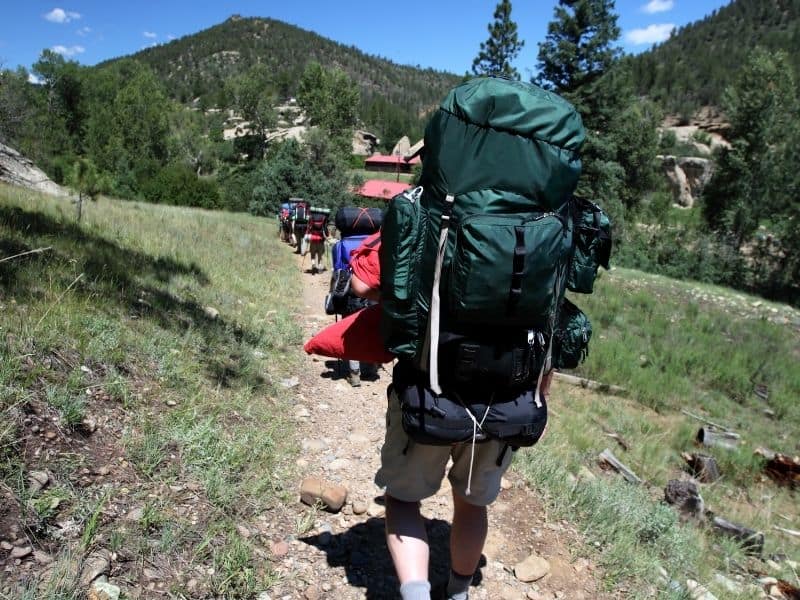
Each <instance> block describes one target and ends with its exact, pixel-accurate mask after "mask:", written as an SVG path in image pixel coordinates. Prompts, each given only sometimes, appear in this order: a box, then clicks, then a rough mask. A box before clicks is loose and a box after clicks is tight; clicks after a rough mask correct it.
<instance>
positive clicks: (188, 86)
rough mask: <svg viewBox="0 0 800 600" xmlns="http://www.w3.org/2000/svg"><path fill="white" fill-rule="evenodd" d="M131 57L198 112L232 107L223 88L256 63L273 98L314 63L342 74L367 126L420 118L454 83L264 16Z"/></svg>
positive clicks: (292, 90)
mask: <svg viewBox="0 0 800 600" xmlns="http://www.w3.org/2000/svg"><path fill="white" fill-rule="evenodd" d="M132 58H134V59H137V60H140V61H142V62H144V63H146V64H147V65H149V66H150V67H151V68H152V69H153V71H154V72H155V73H156V75H157V76H158V78H159V79H160V80H161V81H162V82H163V83H164V85H165V87H166V88H167V89H168V90H169V93H170V95H171V96H172V98H174V99H176V100H178V101H179V102H181V103H184V104H188V103H191V102H193V101H195V100H197V102H198V103H199V104H200V106H202V107H210V106H216V107H226V106H231V104H232V98H231V97H230V92H229V86H228V85H226V84H227V83H229V82H230V80H231V79H233V78H234V77H236V76H238V75H242V74H244V73H245V72H247V70H248V69H249V68H251V67H253V66H255V65H262V66H264V67H266V68H267V70H268V71H269V72H271V73H273V74H274V76H273V78H272V81H271V82H270V83H271V85H272V88H273V91H274V93H275V94H276V95H277V96H279V97H280V96H283V97H285V96H291V95H295V94H296V93H297V88H298V82H299V81H300V78H301V76H302V75H303V70H304V68H305V65H306V64H307V63H308V62H310V61H316V62H318V63H320V64H321V65H322V66H324V67H328V68H332V67H336V68H338V69H341V70H342V71H344V72H345V73H346V74H347V75H348V76H349V77H350V78H351V79H352V80H353V81H355V82H356V84H357V85H358V87H359V89H360V92H361V109H362V110H361V113H362V115H363V117H364V120H365V124H366V125H367V126H371V125H373V126H374V125H375V123H374V122H375V121H378V120H380V119H381V117H382V116H383V113H386V112H389V113H394V114H393V116H394V117H395V118H398V119H400V120H404V119H407V118H408V117H409V116H412V117H419V116H420V115H422V114H423V113H424V112H427V111H429V110H430V109H431V108H433V107H434V106H435V105H436V103H437V102H438V101H439V100H441V98H442V97H443V96H444V94H445V93H446V92H447V90H448V89H450V88H451V87H452V86H453V85H455V84H456V83H458V81H459V80H460V77H458V76H456V75H452V74H449V73H444V72H440V71H434V70H433V69H422V68H419V67H411V66H401V65H397V64H395V63H393V62H392V61H390V60H388V59H384V58H379V57H376V56H370V55H368V54H365V53H364V52H362V51H361V50H359V49H358V48H356V47H354V46H345V45H343V44H339V43H337V42H334V41H331V40H329V39H327V38H324V37H322V36H320V35H318V34H316V33H313V32H311V31H306V30H304V29H300V28H299V27H295V26H293V25H289V24H287V23H283V22H281V21H276V20H274V19H268V18H242V17H238V16H233V17H231V18H229V19H228V20H227V21H225V22H224V23H221V24H219V25H215V26H214V27H210V28H209V29H205V30H203V31H200V32H198V33H195V34H193V35H190V36H186V37H183V38H181V39H178V40H174V41H172V42H170V43H169V44H166V45H163V46H157V47H154V48H149V49H146V50H143V51H141V52H139V53H137V54H134V55H133V56H132Z"/></svg>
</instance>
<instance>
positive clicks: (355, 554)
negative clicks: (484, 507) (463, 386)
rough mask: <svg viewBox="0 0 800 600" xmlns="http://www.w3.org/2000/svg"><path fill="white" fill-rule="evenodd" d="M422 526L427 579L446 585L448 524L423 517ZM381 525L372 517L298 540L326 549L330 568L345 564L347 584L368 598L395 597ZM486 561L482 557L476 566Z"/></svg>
mask: <svg viewBox="0 0 800 600" xmlns="http://www.w3.org/2000/svg"><path fill="white" fill-rule="evenodd" d="M425 526H426V529H427V532H428V543H429V545H430V556H431V558H430V566H429V571H428V580H429V581H430V582H431V587H432V588H434V589H435V588H436V587H437V586H439V585H442V584H446V582H447V578H448V576H449V573H450V549H449V548H450V524H449V523H448V522H447V521H443V520H441V519H430V520H428V519H426V521H425ZM384 528H385V521H384V519H379V518H377V517H373V518H371V519H368V520H367V521H365V522H363V523H358V524H356V525H354V526H352V527H351V528H350V529H348V530H347V531H344V532H342V533H339V534H336V535H330V534H325V533H323V534H320V535H313V536H308V537H304V538H300V541H302V542H305V543H306V544H309V545H311V546H314V547H315V548H318V549H320V550H322V551H323V552H325V554H326V555H327V560H328V565H330V566H331V567H344V569H345V575H346V577H347V581H348V583H349V584H350V585H351V586H353V587H361V588H365V591H366V598H367V599H368V600H388V599H392V600H394V599H396V598H399V597H400V594H399V591H398V590H399V589H400V584H399V582H398V580H397V576H396V575H395V570H394V565H393V564H392V559H391V557H390V556H389V549H388V548H387V547H386V536H385V532H384ZM485 564H486V560H485V559H484V558H483V557H481V562H480V565H479V568H480V567H483V566H484V565H485ZM481 579H482V576H481V572H480V570H478V571H477V573H476V574H475V577H474V578H473V580H472V585H473V586H474V585H478V584H479V583H480V582H481Z"/></svg>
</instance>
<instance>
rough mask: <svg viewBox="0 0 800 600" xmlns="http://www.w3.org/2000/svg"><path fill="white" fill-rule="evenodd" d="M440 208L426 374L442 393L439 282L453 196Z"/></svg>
mask: <svg viewBox="0 0 800 600" xmlns="http://www.w3.org/2000/svg"><path fill="white" fill-rule="evenodd" d="M444 202H445V203H444V208H443V209H442V222H441V224H440V226H439V248H438V252H437V254H436V267H435V268H434V271H433V291H432V293H431V313H430V318H429V319H428V336H427V337H428V339H429V340H430V342H429V349H430V354H429V359H430V360H429V362H428V374H429V375H430V384H431V390H433V391H434V392H436V393H437V394H441V393H442V388H441V387H439V310H440V309H439V304H440V303H439V282H440V281H441V279H442V263H443V262H444V253H445V249H446V248H447V231H448V230H449V229H450V215H451V214H452V212H453V204H454V203H455V196H453V194H447V196H446V197H445V199H444Z"/></svg>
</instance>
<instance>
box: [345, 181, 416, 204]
mask: <svg viewBox="0 0 800 600" xmlns="http://www.w3.org/2000/svg"><path fill="white" fill-rule="evenodd" d="M410 187H413V186H412V185H411V184H410V183H403V182H402V181H385V180H383V179H369V180H367V181H365V182H364V185H362V186H361V187H360V188H358V189H357V190H356V194H358V195H359V196H364V197H365V198H376V199H379V200H391V199H392V198H394V197H395V196H396V195H397V194H399V193H400V192H404V191H406V190H407V189H409V188H410Z"/></svg>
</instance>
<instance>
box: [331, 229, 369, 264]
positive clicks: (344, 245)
mask: <svg viewBox="0 0 800 600" xmlns="http://www.w3.org/2000/svg"><path fill="white" fill-rule="evenodd" d="M368 237H369V236H368V235H351V236H350V237H346V238H343V239H341V240H339V241H338V242H336V243H335V244H334V245H333V249H332V250H331V254H332V256H333V270H334V271H338V270H339V269H347V268H348V267H349V266H350V253H351V252H352V251H353V250H355V249H356V248H358V247H359V246H360V245H361V242H363V241H364V240H365V239H367V238H368Z"/></svg>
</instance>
